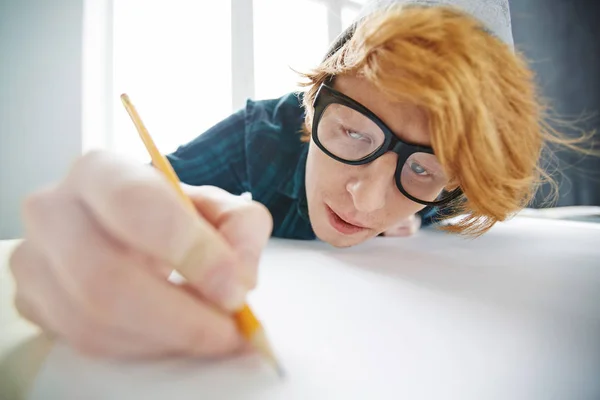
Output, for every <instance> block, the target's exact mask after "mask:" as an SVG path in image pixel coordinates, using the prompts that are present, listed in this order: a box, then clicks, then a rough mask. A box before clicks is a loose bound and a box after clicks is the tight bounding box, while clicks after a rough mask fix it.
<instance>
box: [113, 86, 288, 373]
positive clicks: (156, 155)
mask: <svg viewBox="0 0 600 400" xmlns="http://www.w3.org/2000/svg"><path fill="white" fill-rule="evenodd" d="M121 101H122V102H123V105H124V106H125V109H126V110H127V113H128V114H129V116H130V117H131V120H132V121H133V124H134V125H135V127H136V129H137V131H138V134H139V135H140V138H141V139H142V142H144V146H146V150H147V151H148V153H149V154H150V157H151V159H152V163H153V164H154V166H155V167H156V168H158V170H160V171H161V172H162V173H163V174H164V175H165V177H166V178H167V180H168V181H169V183H170V184H171V186H173V188H174V189H175V190H176V191H177V193H178V194H179V197H180V198H181V200H182V201H183V202H184V203H185V205H186V206H187V207H188V208H189V209H190V210H192V211H193V212H194V213H197V210H196V207H195V206H194V203H193V202H192V200H191V199H190V198H189V196H187V195H186V194H185V192H184V191H183V189H182V188H181V184H180V181H179V177H178V176H177V174H176V173H175V170H174V169H173V166H172V165H171V163H170V162H169V160H167V158H166V157H165V156H164V155H163V154H161V153H160V152H159V151H158V148H157V147H156V145H155V144H154V140H152V137H151V136H150V133H149V132H148V130H147V129H146V127H145V126H144V124H143V122H142V119H141V118H140V116H139V114H138V112H137V110H136V109H135V107H134V106H133V103H132V102H131V100H130V99H129V96H128V95H127V94H125V93H124V94H122V95H121ZM215 234H217V233H215ZM182 276H183V277H184V278H185V275H184V274H183V273H182ZM234 319H235V321H236V324H237V326H238V329H239V330H240V332H241V334H242V336H244V337H245V338H246V340H248V341H249V342H250V343H251V344H252V345H253V346H254V347H255V348H256V349H257V350H258V351H260V352H261V353H262V354H263V355H264V356H265V357H266V358H267V360H268V361H269V362H270V363H271V364H272V365H273V367H274V368H275V370H276V371H277V374H278V375H279V377H283V376H284V371H283V369H282V368H281V365H280V364H279V362H278V361H277V358H276V357H275V353H274V352H273V350H272V348H271V345H270V344H269V341H268V339H267V335H266V332H265V330H264V328H263V327H262V325H261V324H260V322H259V321H258V319H257V318H256V317H255V316H254V313H253V312H252V310H251V309H250V307H249V306H248V304H245V305H244V306H243V307H242V308H241V309H240V310H238V311H237V312H235V314H234Z"/></svg>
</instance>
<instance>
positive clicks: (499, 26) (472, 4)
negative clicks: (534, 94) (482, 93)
mask: <svg viewBox="0 0 600 400" xmlns="http://www.w3.org/2000/svg"><path fill="white" fill-rule="evenodd" d="M396 4H399V5H400V4H406V5H419V6H423V7H427V6H450V7H456V8H457V9H459V10H461V11H463V12H466V13H468V14H470V15H471V16H473V17H475V18H476V19H478V20H479V21H480V22H481V23H483V25H484V26H485V27H486V28H487V31H488V32H489V33H490V34H491V35H493V36H496V37H497V38H499V39H500V40H502V41H503V42H504V43H506V44H507V45H509V46H510V47H511V48H512V47H514V42H513V35H512V27H511V20H510V7H509V4H508V0H371V1H369V2H367V4H366V5H365V6H364V7H363V9H362V10H361V12H360V13H359V15H358V19H361V18H363V17H365V16H366V15H368V14H370V13H371V12H373V11H376V10H379V9H382V8H385V7H389V6H392V5H396Z"/></svg>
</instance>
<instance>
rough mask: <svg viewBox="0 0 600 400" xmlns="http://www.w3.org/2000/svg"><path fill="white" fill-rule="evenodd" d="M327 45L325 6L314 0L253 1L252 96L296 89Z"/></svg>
mask: <svg viewBox="0 0 600 400" xmlns="http://www.w3.org/2000/svg"><path fill="white" fill-rule="evenodd" d="M328 45H329V37H328V32H327V7H326V5H325V3H323V2H319V1H316V0H297V1H281V0H254V60H255V61H254V76H255V88H256V92H255V97H256V98H258V99H265V98H274V97H279V96H281V95H283V94H285V93H287V92H291V91H294V90H296V89H297V85H296V82H298V81H300V80H301V77H300V76H299V75H298V74H297V73H296V72H294V70H295V71H298V72H306V71H307V70H308V68H310V67H312V66H314V65H317V64H318V63H319V62H320V61H321V59H322V58H323V56H324V55H325V53H326V52H327V47H328Z"/></svg>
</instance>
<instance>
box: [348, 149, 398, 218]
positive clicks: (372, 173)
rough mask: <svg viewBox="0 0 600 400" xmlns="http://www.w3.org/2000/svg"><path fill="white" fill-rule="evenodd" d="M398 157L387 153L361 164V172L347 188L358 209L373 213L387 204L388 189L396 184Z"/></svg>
mask: <svg viewBox="0 0 600 400" xmlns="http://www.w3.org/2000/svg"><path fill="white" fill-rule="evenodd" d="M396 159H397V157H395V155H394V154H386V155H384V156H382V157H380V158H378V159H377V160H375V161H373V162H371V163H369V164H366V165H364V166H361V170H360V172H359V173H358V174H357V175H355V176H354V177H353V178H352V179H351V180H349V181H348V183H347V184H346V190H347V191H348V192H349V193H350V195H351V196H352V201H353V202H354V208H356V210H357V211H359V212H363V213H371V212H374V211H377V210H380V209H382V208H383V207H384V206H385V201H386V197H387V194H388V191H389V190H390V188H391V187H392V186H395V184H394V171H395V170H396Z"/></svg>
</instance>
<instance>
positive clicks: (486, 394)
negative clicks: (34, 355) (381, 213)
mask: <svg viewBox="0 0 600 400" xmlns="http://www.w3.org/2000/svg"><path fill="white" fill-rule="evenodd" d="M250 302H251V304H252V306H253V308H254V310H255V312H256V313H257V314H258V316H259V318H260V319H261V320H262V321H263V323H264V324H265V326H266V328H267V332H268V334H269V336H270V338H271V340H272V342H273V344H274V346H275V348H276V351H277V352H278V355H279V358H280V359H281V361H282V363H283V365H284V367H285V369H286V370H287V378H286V379H285V380H283V381H280V380H279V379H278V378H277V375H276V374H275V373H274V371H273V370H271V369H270V367H269V366H268V365H267V364H266V363H263V362H262V361H261V360H260V359H259V358H258V357H256V356H246V357H243V358H236V359H230V360H222V361H215V362H206V361H200V360H170V361H165V362H161V363H145V364H124V363H123V364H118V363H110V362H101V361H96V360H90V359H85V358H82V357H81V356H78V355H77V354H75V353H73V352H72V351H71V350H70V349H69V348H67V347H64V346H57V347H55V348H54V349H53V351H52V352H51V354H50V356H49V357H48V359H47V361H46V363H45V365H44V367H43V369H42V371H41V373H40V375H39V377H38V379H37V381H36V383H35V386H34V388H33V390H32V392H31V396H30V400H42V399H43V400H50V399H61V400H67V399H90V400H93V399H98V400H100V399H102V400H104V399H145V400H155V399H156V400H159V399H160V400H163V399H165V400H167V399H168V400H172V399H188V398H189V399H260V400H275V399H282V400H295V399H298V400H313V399H407V400H408V399H410V400H414V399H436V400H438V399H461V400H468V399H474V400H475V399H477V400H481V399H486V400H489V399H499V400H500V399H502V400H505V399H510V400H518V399H527V400H536V399H540V400H541V399H543V400H549V399H569V400H576V399H597V398H600V379H599V378H598V377H599V376H600V226H599V225H593V224H584V223H574V222H563V221H543V220H537V219H517V220H515V221H512V222H510V223H506V224H502V225H500V226H497V227H495V228H494V229H493V230H492V231H491V232H490V233H488V234H487V235H485V236H483V237H482V238H480V239H477V240H470V239H463V238H459V237H453V236H449V235H447V234H444V233H440V232H434V231H430V230H425V231H422V232H420V233H419V234H418V235H417V236H415V237H412V238H377V239H374V240H372V241H370V242H368V243H365V244H363V245H360V246H357V247H354V248H350V249H334V248H332V247H330V246H328V245H326V244H323V243H318V242H294V241H284V240H273V241H272V242H271V243H270V244H269V247H268V250H267V251H266V253H265V255H264V257H263V262H262V267H261V275H260V281H259V286H258V288H257V290H256V291H255V292H254V293H253V294H252V297H251V299H250Z"/></svg>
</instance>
